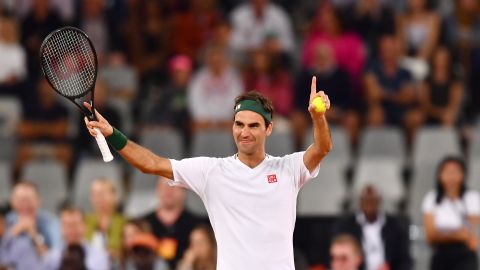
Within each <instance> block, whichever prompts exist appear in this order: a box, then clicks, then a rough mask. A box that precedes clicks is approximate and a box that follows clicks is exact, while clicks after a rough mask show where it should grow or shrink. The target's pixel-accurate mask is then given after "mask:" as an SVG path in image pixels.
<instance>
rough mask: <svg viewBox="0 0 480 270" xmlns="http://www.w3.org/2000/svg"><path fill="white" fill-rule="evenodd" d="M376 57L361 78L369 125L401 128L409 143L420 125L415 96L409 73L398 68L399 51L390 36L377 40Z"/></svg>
mask: <svg viewBox="0 0 480 270" xmlns="http://www.w3.org/2000/svg"><path fill="white" fill-rule="evenodd" d="M379 42H380V44H379V48H380V51H379V55H378V58H377V59H375V60H373V61H372V63H370V65H369V67H368V69H367V72H366V73H365V76H364V81H365V94H366V101H367V105H368V112H367V124H368V125H370V126H379V125H385V124H387V125H395V126H404V127H405V128H406V131H407V138H408V139H409V140H410V141H411V138H412V137H413V134H414V132H415V130H416V128H417V127H418V126H419V125H420V123H421V122H422V117H421V113H420V110H418V109H417V108H414V104H415V101H416V99H415V95H414V87H413V84H412V76H411V74H410V72H408V71H407V70H405V69H403V68H402V67H400V65H399V57H400V50H399V47H398V42H397V41H396V39H395V37H394V36H391V35H387V36H383V37H382V38H381V39H380V41H379Z"/></svg>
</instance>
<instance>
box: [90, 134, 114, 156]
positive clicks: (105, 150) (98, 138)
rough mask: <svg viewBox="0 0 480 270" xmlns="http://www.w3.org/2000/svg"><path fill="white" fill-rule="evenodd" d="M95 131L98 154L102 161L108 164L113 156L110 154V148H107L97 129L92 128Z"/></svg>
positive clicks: (103, 137)
mask: <svg viewBox="0 0 480 270" xmlns="http://www.w3.org/2000/svg"><path fill="white" fill-rule="evenodd" d="M94 129H95V131H96V132H97V135H96V136H95V140H96V141H97V144H98V148H100V152H101V153H102V157H103V161H105V162H110V161H112V160H113V155H112V153H111V152H110V148H108V144H107V141H106V140H105V136H103V134H102V133H101V132H100V130H98V129H97V128H94Z"/></svg>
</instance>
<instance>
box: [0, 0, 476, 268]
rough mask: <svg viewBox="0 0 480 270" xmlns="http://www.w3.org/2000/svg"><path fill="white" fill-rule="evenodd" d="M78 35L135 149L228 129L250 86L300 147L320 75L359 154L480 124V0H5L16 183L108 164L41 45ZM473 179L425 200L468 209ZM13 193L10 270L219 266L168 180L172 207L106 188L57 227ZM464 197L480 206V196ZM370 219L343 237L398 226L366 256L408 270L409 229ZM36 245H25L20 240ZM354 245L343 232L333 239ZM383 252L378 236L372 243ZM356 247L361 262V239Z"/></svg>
mask: <svg viewBox="0 0 480 270" xmlns="http://www.w3.org/2000/svg"><path fill="white" fill-rule="evenodd" d="M66 25H70V26H76V27H79V28H81V29H82V30H83V31H85V32H86V33H87V35H88V36H89V37H90V39H91V40H92V42H93V45H94V46H95V49H96V52H97V54H98V60H99V74H98V79H97V83H96V89H95V105H96V108H97V110H98V111H99V112H100V113H102V115H104V116H105V118H107V119H108V121H109V122H110V123H111V124H112V125H113V126H115V127H117V128H118V129H119V130H122V131H124V133H126V134H127V135H129V137H131V138H133V139H136V138H138V137H139V136H140V134H141V133H142V132H143V131H145V130H154V129H157V130H167V129H174V130H177V131H179V132H180V133H181V135H182V140H183V144H184V145H185V150H186V153H182V156H188V153H189V151H190V147H191V144H192V143H191V142H192V137H193V136H194V135H195V134H196V133H197V132H199V131H203V130H228V129H230V128H231V119H232V113H233V100H234V97H236V96H237V95H239V94H240V93H243V92H245V91H249V90H257V91H259V92H260V93H262V94H263V95H265V96H267V97H268V98H270V99H271V100H272V101H273V104H274V107H275V114H274V122H275V128H274V130H275V132H278V133H289V134H291V136H292V141H293V145H294V148H295V149H296V150H301V149H302V148H303V146H304V145H305V142H304V140H305V138H306V137H307V135H306V134H307V133H308V132H309V130H310V123H311V121H310V119H309V117H310V116H309V115H308V112H307V106H308V98H309V96H308V93H309V90H310V83H311V77H312V76H313V75H315V76H316V77H317V89H323V90H324V91H325V92H326V94H328V95H329V97H330V100H331V101H332V107H331V109H330V110H328V112H327V118H328V120H329V123H330V124H331V125H332V126H339V127H342V128H343V129H344V130H345V131H346V133H347V135H348V141H349V144H350V145H349V147H351V149H352V150H353V151H354V152H355V150H356V149H357V146H358V144H359V137H360V133H361V131H362V130H364V129H365V128H367V127H382V126H395V127H399V128H401V130H402V131H403V133H404V136H405V140H406V142H407V145H408V147H411V146H412V144H413V138H414V136H415V132H416V131H417V130H418V129H419V128H420V127H424V126H430V125H431V126H443V127H450V128H454V129H455V130H457V131H458V132H459V134H461V139H462V143H463V146H464V149H468V147H466V146H468V145H469V143H470V141H471V139H472V129H473V127H475V126H480V85H479V84H480V82H479V81H478V80H477V79H475V78H476V76H478V75H479V74H480V2H479V1H477V0H457V1H450V0H438V1H433V0H330V1H328V0H302V1H288V0H243V1H242V0H222V1H220V0H162V1H160V0H0V127H1V129H0V137H1V138H2V146H1V149H0V158H2V159H5V160H8V161H9V162H10V163H11V166H12V170H13V179H19V175H20V172H21V170H22V168H23V166H24V165H25V164H26V163H27V162H28V161H30V160H35V159H42V158H51V159H52V158H53V159H56V160H58V161H60V162H61V163H63V164H64V166H65V167H66V168H68V170H69V171H70V172H74V170H75V166H76V164H77V163H78V161H79V160H82V159H84V158H88V157H98V156H99V151H98V148H97V146H96V144H95V141H94V140H92V138H91V137H90V135H89V134H88V132H87V131H86V129H85V128H84V123H83V119H82V117H81V115H80V113H79V112H78V110H77V108H75V107H74V106H72V104H68V101H65V100H63V99H60V98H59V97H58V96H57V95H56V94H55V93H54V91H52V90H51V88H50V86H49V84H48V83H47V82H46V81H45V79H43V76H42V74H41V68H40V64H39V60H38V59H39V58H38V54H39V48H40V45H41V43H42V40H43V39H44V38H45V37H46V36H47V35H48V33H50V32H51V31H53V30H55V29H57V28H59V27H62V26H66ZM12 123H13V124H12ZM3 139H5V140H3ZM12 141H14V143H9V142H12ZM452 162H453V163H455V164H457V163H456V161H452ZM447 163H448V162H447ZM457 165H458V164H457ZM454 167H455V166H454ZM461 168H463V167H461V166H460V169H461ZM457 169H458V168H457ZM453 170H455V168H454V169H453ZM457 173H458V171H457ZM464 173H465V172H464V171H462V170H460V176H458V174H457V175H456V176H451V174H448V176H445V177H446V179H447V178H448V179H453V180H451V181H452V182H454V184H451V185H449V184H445V185H447V186H449V187H450V189H451V190H453V191H450V193H449V192H445V191H442V192H443V193H442V195H438V193H440V192H437V195H430V197H432V196H433V197H432V198H430V199H429V200H433V201H434V202H435V201H437V203H436V204H435V203H434V202H425V203H424V207H423V211H424V213H426V216H429V215H432V213H436V212H435V211H434V210H433V209H435V207H436V206H439V204H440V202H441V201H442V198H443V197H442V196H443V195H444V194H447V193H448V194H447V195H448V196H450V195H451V196H450V197H449V198H452V200H455V199H460V200H462V198H463V196H464V192H465V191H464V190H462V191H461V192H460V191H459V190H457V189H458V188H457V186H455V185H456V184H457V185H458V183H460V182H462V181H457V180H458V179H462V180H463V179H464ZM453 174H454V173H453ZM439 181H440V180H439ZM15 182H16V185H15V187H14V188H13V190H12V193H11V201H10V208H11V209H9V210H10V211H6V210H5V211H4V212H5V213H2V218H1V219H0V239H1V243H2V248H3V249H0V265H2V264H5V266H6V267H7V269H9V268H8V267H12V266H13V267H17V269H38V268H37V267H34V266H31V267H30V265H39V263H40V261H42V263H44V264H45V267H47V268H48V269H109V268H110V267H123V268H122V269H152V267H155V268H153V269H182V270H183V269H185V270H186V269H214V262H215V241H214V238H213V236H212V232H211V229H210V228H209V227H208V226H205V225H202V223H203V222H205V220H197V218H196V217H195V216H193V215H191V214H188V212H185V211H184V208H183V200H184V199H183V196H184V195H183V191H180V190H177V189H171V188H169V187H167V186H163V185H162V184H159V185H158V187H157V189H158V190H157V193H158V196H159V199H160V200H161V201H162V204H161V207H160V206H159V208H158V209H157V210H156V211H155V212H152V213H151V214H150V215H147V216H145V217H144V218H142V219H139V220H126V218H125V217H123V216H122V215H121V213H120V212H117V209H118V208H117V206H118V205H117V202H116V201H115V198H116V196H115V192H116V191H115V188H114V186H113V185H112V184H111V183H110V182H109V181H108V180H105V179H103V180H102V179H99V180H96V181H94V184H92V186H91V201H92V209H94V211H93V212H92V213H84V212H83V211H81V210H80V209H77V208H75V206H69V205H65V207H63V208H62V210H61V211H60V212H59V213H58V219H59V221H56V219H57V217H55V216H52V214H49V213H47V212H45V213H44V212H43V211H42V210H41V209H39V198H38V192H37V188H36V187H35V185H34V184H32V183H30V182H27V181H21V180H18V181H17V180H16V181H15ZM445 182H448V180H445ZM457 182H458V183H457ZM455 183H456V184H455ZM451 186H453V187H451ZM437 190H441V188H440V187H438V186H437ZM435 196H437V197H435ZM468 197H469V198H470V199H468V201H469V203H471V204H473V205H476V203H477V202H476V200H477V199H478V198H477V197H478V195H477V194H476V193H475V194H474V195H469V196H468ZM361 200H362V202H363V201H365V203H360V205H361V206H362V208H363V207H366V208H368V205H372V204H373V205H374V206H375V205H376V204H378V202H379V201H381V200H379V198H378V194H377V192H376V191H375V187H370V188H366V189H365V190H364V191H362V196H361ZM426 200H427V199H426ZM372 201H373V203H372ZM368 202H370V204H369V203H368ZM364 204H365V205H364ZM374 208H375V209H377V207H376V206H375V207H374ZM465 208H466V209H467V210H466V211H467V213H468V216H470V215H472V216H475V217H476V216H478V215H479V213H478V211H479V210H478V209H477V208H476V207H475V206H474V207H472V208H469V207H468V206H465ZM365 211H368V210H365ZM7 212H8V214H7ZM373 212H374V214H368V213H364V214H363V215H362V214H361V211H359V212H358V214H357V215H356V216H352V217H351V219H350V220H346V221H345V224H343V225H339V226H338V228H339V232H340V231H342V230H347V231H342V232H343V233H345V232H349V231H348V230H350V229H351V230H354V232H351V231H350V232H349V233H350V234H353V235H355V236H356V237H357V239H358V238H360V239H362V237H361V236H359V234H360V232H361V231H362V230H361V229H359V228H358V227H356V226H357V225H358V224H360V226H363V225H365V226H367V225H369V224H371V223H373V224H376V225H375V226H374V227H373V228H370V229H369V230H366V229H365V230H363V232H365V231H369V232H370V233H372V234H374V235H375V232H376V234H377V236H378V233H379V228H382V226H384V225H385V226H387V225H388V226H390V227H389V229H388V231H389V232H390V234H391V235H392V236H395V237H399V236H405V237H403V238H402V237H401V238H399V239H396V238H395V237H393V238H389V240H388V241H386V242H384V243H393V244H389V246H388V247H384V249H381V250H382V251H381V254H383V255H382V256H383V257H382V256H380V258H383V259H378V257H375V254H376V253H373V255H372V256H370V257H369V256H368V254H370V253H368V252H366V253H365V255H366V256H364V258H363V259H364V262H365V260H366V261H367V262H368V263H369V264H370V263H371V264H372V265H376V266H379V265H383V267H389V268H381V269H410V268H409V267H411V258H410V255H409V251H408V247H407V246H408V243H406V244H405V246H402V245H401V244H400V243H403V242H402V241H406V240H408V236H406V235H408V233H407V232H406V229H405V228H403V227H402V226H401V225H398V224H396V223H395V222H393V225H392V221H391V220H390V218H389V217H388V216H385V215H384V214H383V213H377V210H374V211H373ZM450 214H451V213H450ZM429 217H430V218H431V216H429ZM370 219H372V220H371V222H369V221H368V220H370ZM447 223H448V222H447ZM197 225H198V226H197ZM445 226H446V227H447V231H452V228H453V231H455V232H457V230H458V232H459V233H458V235H455V237H458V238H455V237H453V239H454V240H455V241H456V242H460V243H462V245H463V243H465V246H466V247H468V248H469V249H465V250H464V251H465V254H467V255H469V254H470V253H469V251H470V250H473V249H476V248H477V245H478V243H477V242H475V241H473V240H472V239H473V238H475V237H474V236H472V235H471V233H470V232H469V231H468V230H467V229H466V228H463V227H462V226H461V222H460V225H458V224H456V223H455V224H453V225H452V224H447V225H445ZM452 226H453V227H452ZM4 228H8V229H5V230H3V229H4ZM340 229H342V230H340ZM372 231H373V232H372ZM435 232H436V231H435V226H433V225H432V226H431V227H430V231H427V235H428V237H429V240H431V241H430V242H432V243H435V241H436V240H438V239H437V238H435V237H436V236H438V235H437V234H436V233H435ZM24 234H27V235H28V236H29V237H28V241H25V239H24V238H21V237H17V236H18V235H24ZM430 238H431V239H430ZM432 239H433V240H432ZM435 239H436V240H435ZM442 240H443V239H440V240H438V241H440V242H442ZM457 240H458V241H457ZM455 241H454V242H455ZM351 242H352V241H351V239H349V238H348V236H347V237H343V236H342V235H340V236H339V237H338V238H337V239H336V240H334V241H333V243H338V245H339V246H342V244H345V243H347V244H348V243H351ZM447 242H448V241H447ZM32 243H33V244H32ZM378 243H380V242H379V238H378V237H373V240H372V241H370V242H368V243H367V244H371V245H373V246H374V247H375V245H377V244H378ZM382 243H383V242H382ZM352 246H353V249H351V250H349V251H350V253H351V255H352V254H353V255H352V256H353V257H355V256H354V255H355V254H356V253H357V252H356V250H357V249H358V243H357V244H355V243H354V244H353V245H352ZM363 246H365V243H364V245H363ZM390 246H394V248H396V249H399V251H392V250H391V249H390ZM5 250H8V252H7V251H5ZM338 250H340V251H338ZM338 250H337V249H333V248H332V251H331V252H332V260H335V258H337V257H335V255H334V253H335V252H337V251H338V252H340V253H341V251H342V250H341V249H338ZM373 250H375V248H373ZM2 251H3V253H2ZM19 254H22V255H19ZM27 254H31V256H30V255H27ZM377 255H378V254H377ZM467 255H466V256H467ZM470 255H471V254H470ZM399 256H400V257H399ZM402 256H403V257H402ZM358 257H359V258H356V259H354V261H355V260H356V261H358V263H361V261H362V258H361V257H362V256H358ZM440 257H441V256H440ZM342 258H343V259H342ZM345 258H346V257H345V256H343V257H341V258H339V260H343V261H344V262H345ZM367 259H368V260H367ZM74 261H78V262H83V264H82V263H73V262H74ZM298 261H299V262H300V261H301V260H300V259H299V260H298ZM467 261H468V260H467ZM387 262H388V263H387ZM397 262H399V263H398V264H397ZM384 263H387V264H386V265H387V266H385V264H384ZM307 264H310V263H309V262H307ZM354 264H355V263H354ZM21 265H25V266H21ZM72 265H79V266H78V268H76V266H75V267H73V266H72ZM332 265H333V263H332ZM394 265H406V266H398V268H397V266H394ZM24 267H25V268H24ZM0 268H1V267H0ZM338 269H342V268H338ZM352 269H353V268H352ZM368 269H376V270H378V269H379V268H375V267H374V266H369V268H368ZM446 269H453V268H446ZM466 269H467V268H466Z"/></svg>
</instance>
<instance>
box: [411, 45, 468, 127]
mask: <svg viewBox="0 0 480 270" xmlns="http://www.w3.org/2000/svg"><path fill="white" fill-rule="evenodd" d="M431 68H432V71H431V73H430V76H429V77H428V78H427V80H425V81H424V82H423V83H422V85H421V88H420V102H421V105H422V110H423V114H424V116H425V118H426V123H427V124H434V125H442V126H447V127H452V126H454V125H455V124H457V123H458V120H459V118H460V113H461V110H460V109H461V105H462V103H463V92H464V91H463V86H462V83H461V82H460V81H459V80H458V79H457V78H456V77H455V75H454V72H453V67H452V58H451V56H450V52H449V51H448V49H447V48H446V47H438V48H437V49H436V50H435V51H434V53H433V58H432V64H431Z"/></svg>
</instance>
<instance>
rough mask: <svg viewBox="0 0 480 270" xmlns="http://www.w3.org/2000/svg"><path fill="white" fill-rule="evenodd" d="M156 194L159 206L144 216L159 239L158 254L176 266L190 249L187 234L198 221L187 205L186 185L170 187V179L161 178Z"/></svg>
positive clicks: (172, 266) (172, 265)
mask: <svg viewBox="0 0 480 270" xmlns="http://www.w3.org/2000/svg"><path fill="white" fill-rule="evenodd" d="M157 196H158V199H159V206H158V208H157V209H156V210H155V211H154V212H151V213H149V214H148V215H146V216H145V217H144V218H143V219H144V220H145V221H146V222H147V223H148V224H149V226H150V228H152V233H153V234H154V235H155V236H156V237H157V238H158V240H159V246H158V249H157V254H158V256H160V257H162V258H163V259H165V260H166V261H168V263H169V264H170V267H171V268H173V269H174V268H175V266H176V264H177V262H178V261H179V260H180V259H181V258H182V256H183V254H184V252H185V250H186V249H187V247H188V237H189V235H190V233H191V231H192V230H193V228H194V227H195V225H196V224H197V223H198V221H197V218H196V217H194V216H193V215H192V214H190V213H189V212H188V211H187V210H186V209H185V208H184V203H185V190H184V189H182V188H179V187H171V186H169V185H168V181H165V179H159V180H158V183H157Z"/></svg>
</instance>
